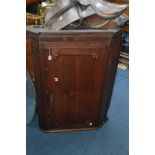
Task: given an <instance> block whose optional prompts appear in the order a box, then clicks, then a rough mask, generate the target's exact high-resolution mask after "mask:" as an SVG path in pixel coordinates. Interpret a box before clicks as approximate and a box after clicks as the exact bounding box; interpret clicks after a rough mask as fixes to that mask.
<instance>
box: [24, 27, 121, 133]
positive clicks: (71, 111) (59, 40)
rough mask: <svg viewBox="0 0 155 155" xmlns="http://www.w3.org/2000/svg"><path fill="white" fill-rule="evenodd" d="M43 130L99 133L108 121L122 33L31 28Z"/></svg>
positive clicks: (40, 123)
mask: <svg viewBox="0 0 155 155" xmlns="http://www.w3.org/2000/svg"><path fill="white" fill-rule="evenodd" d="M27 31H28V33H29V35H30V40H31V52H32V59H33V68H34V79H35V80H34V84H35V88H36V95H37V111H38V120H39V126H40V129H41V130H43V131H45V132H60V131H76V130H90V129H97V128H99V127H100V126H101V125H102V124H104V123H105V122H106V120H107V112H108V108H109V105H110V98H111V94H112V89H113V84H114V79H115V74H116V69H117V63H118V57H119V48H120V43H121V30H119V29H113V30H61V31H48V30H44V29H37V30H36V29H33V28H31V29H28V30H27Z"/></svg>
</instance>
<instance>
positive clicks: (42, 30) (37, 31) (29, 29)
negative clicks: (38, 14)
mask: <svg viewBox="0 0 155 155" xmlns="http://www.w3.org/2000/svg"><path fill="white" fill-rule="evenodd" d="M26 31H27V32H31V33H35V34H63V33H65V34H82V33H83V34H86V33H87V34H89V33H90V34H91V33H116V32H119V31H120V29H119V28H118V29H107V30H101V29H81V30H59V31H53V30H48V29H46V28H33V27H27V28H26Z"/></svg>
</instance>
